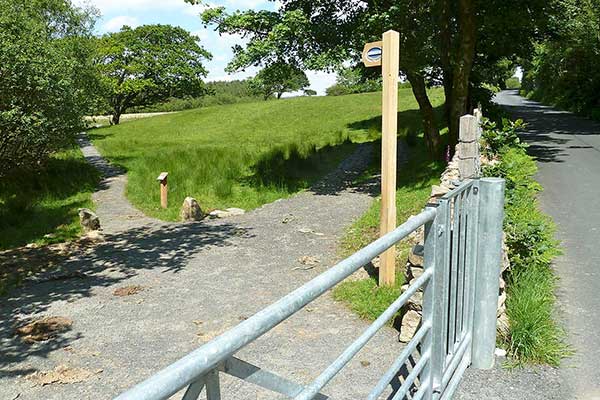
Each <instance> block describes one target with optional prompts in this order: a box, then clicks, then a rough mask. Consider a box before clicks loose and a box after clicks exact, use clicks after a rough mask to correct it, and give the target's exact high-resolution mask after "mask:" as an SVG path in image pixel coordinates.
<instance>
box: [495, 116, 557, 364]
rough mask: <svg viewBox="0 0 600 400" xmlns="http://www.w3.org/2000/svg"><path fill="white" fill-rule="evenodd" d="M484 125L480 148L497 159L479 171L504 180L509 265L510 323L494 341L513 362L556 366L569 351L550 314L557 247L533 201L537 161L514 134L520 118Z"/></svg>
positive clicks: (537, 188)
mask: <svg viewBox="0 0 600 400" xmlns="http://www.w3.org/2000/svg"><path fill="white" fill-rule="evenodd" d="M484 128H485V129H484V140H485V143H486V146H485V151H486V153H487V155H488V156H489V157H491V158H493V159H496V160H498V161H499V162H498V163H497V164H496V165H493V166H490V167H488V168H487V169H485V171H484V175H485V176H495V177H501V178H504V179H505V180H506V205H505V218H504V232H505V234H506V244H507V246H508V256H509V259H510V265H511V267H510V269H509V270H508V271H506V272H505V279H506V283H507V294H508V297H507V300H506V311H507V315H508V318H509V322H510V328H509V331H508V332H499V333H500V336H499V340H500V341H501V342H502V343H503V347H506V349H507V350H508V353H509V355H510V356H511V361H510V363H512V364H514V365H519V364H523V363H535V364H549V365H552V366H558V365H559V363H560V361H561V359H562V358H564V357H565V356H566V355H568V354H569V351H568V350H569V349H568V347H567V345H566V344H565V335H564V331H563V329H562V328H561V327H560V325H559V324H558V323H557V321H556V320H555V318H554V312H555V302H556V295H555V290H556V283H557V282H556V276H555V275H554V272H553V270H552V260H553V259H554V258H555V257H556V256H557V255H558V254H560V249H559V244H558V242H557V241H556V240H555V239H554V231H555V226H554V223H553V222H552V220H551V218H550V217H549V216H547V215H545V214H544V213H542V212H541V211H540V208H539V204H538V201H537V194H538V192H540V191H541V190H542V187H541V186H540V185H539V184H538V183H537V182H536V181H535V180H534V175H535V174H536V172H537V166H536V164H535V160H534V159H533V158H532V157H531V156H529V155H528V154H527V151H526V146H525V145H524V144H522V143H521V142H520V141H519V138H518V136H517V130H518V129H520V128H522V121H516V122H511V121H508V120H504V122H503V123H502V127H499V125H497V124H495V123H489V122H488V123H487V124H486V125H485V127H484Z"/></svg>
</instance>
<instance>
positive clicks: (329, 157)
mask: <svg viewBox="0 0 600 400" xmlns="http://www.w3.org/2000/svg"><path fill="white" fill-rule="evenodd" d="M432 98H433V99H434V101H435V103H436V104H435V105H440V104H441V103H442V102H443V95H442V91H441V90H438V89H433V92H432ZM380 107H381V94H380V93H367V94H357V95H349V96H339V97H300V98H293V99H286V100H279V101H266V102H256V103H244V104H232V105H224V106H214V107H207V108H201V109H195V110H189V111H184V112H181V113H177V114H170V115H163V116H158V117H153V118H148V119H144V120H138V121H133V122H128V123H124V124H121V125H118V126H112V127H106V128H101V129H97V130H95V131H93V132H91V137H92V140H93V141H94V144H95V145H96V146H97V147H98V148H99V149H100V151H101V152H102V153H103V155H104V156H106V157H107V158H108V159H109V160H110V161H111V162H113V163H115V164H118V165H120V166H122V167H124V168H125V169H126V170H127V172H128V178H129V183H128V190H127V195H128V197H129V199H130V200H131V201H132V203H133V204H134V205H135V206H136V207H138V208H140V209H141V210H143V211H144V212H145V213H147V214H149V215H152V216H155V217H158V218H161V219H166V220H174V219H176V218H177V215H178V210H179V206H180V205H181V203H182V201H183V199H184V198H185V197H186V196H193V197H195V198H197V199H198V201H199V202H200V204H201V206H202V208H203V209H213V208H224V207H240V208H244V209H252V208H255V207H258V206H260V205H262V204H265V203H268V202H271V201H274V200H276V199H278V198H283V197H287V196H289V195H291V194H293V193H296V192H298V191H300V190H303V189H305V188H308V187H310V185H311V184H312V183H313V182H314V181H315V180H316V179H318V178H319V177H321V176H323V175H324V174H325V173H326V172H328V171H329V170H331V169H332V168H334V166H335V165H337V163H339V162H340V161H341V160H342V159H343V158H344V157H346V156H347V155H348V154H350V153H351V152H352V151H353V149H354V148H355V146H356V144H357V143H360V142H365V141H374V140H377V139H378V138H379V136H380V115H381V113H380ZM399 110H400V111H401V112H400V113H399V121H400V129H399V132H400V135H404V134H406V133H407V132H414V133H416V132H418V131H419V130H420V126H421V124H420V118H419V114H418V109H417V104H416V102H415V100H414V98H413V95H412V92H411V90H410V89H401V91H400V101H399ZM161 171H168V172H169V208H168V209H166V210H162V209H160V207H159V203H160V201H159V191H158V185H157V183H156V180H155V179H156V177H157V176H158V174H159V173H160V172H161Z"/></svg>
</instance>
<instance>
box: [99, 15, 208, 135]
mask: <svg viewBox="0 0 600 400" xmlns="http://www.w3.org/2000/svg"><path fill="white" fill-rule="evenodd" d="M198 40H199V39H198V38H197V37H195V36H193V35H191V34H190V33H189V32H187V31H186V30H184V29H182V28H179V27H175V26H170V25H143V26H140V27H138V28H135V29H132V28H130V27H127V26H125V27H123V28H122V29H121V31H119V32H116V33H110V34H107V35H105V36H103V37H102V38H100V39H99V40H98V45H97V60H96V63H97V65H98V69H99V70H100V73H101V80H102V84H103V93H104V97H105V99H106V102H107V103H108V105H109V107H110V109H111V110H112V123H113V124H118V123H119V120H120V117H121V115H122V114H123V113H124V112H125V111H126V110H127V109H128V108H129V107H132V106H143V105H148V104H152V103H156V102H158V101H161V100H165V99H167V98H169V97H183V96H201V95H202V94H203V93H204V91H205V85H204V83H203V81H202V78H204V77H205V76H206V75H207V71H206V69H205V68H204V66H203V65H202V61H203V60H205V59H206V60H210V59H211V54H210V53H209V52H207V51H206V50H205V49H204V48H202V47H201V46H200V45H199V44H198Z"/></svg>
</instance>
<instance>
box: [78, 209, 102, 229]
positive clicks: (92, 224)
mask: <svg viewBox="0 0 600 400" xmlns="http://www.w3.org/2000/svg"><path fill="white" fill-rule="evenodd" d="M78 211H79V223H80V224H81V227H82V228H83V231H84V232H85V233H87V232H90V231H97V230H99V229H100V218H98V216H97V215H96V213H94V212H93V211H92V210H90V209H89V208H80V209H79V210H78Z"/></svg>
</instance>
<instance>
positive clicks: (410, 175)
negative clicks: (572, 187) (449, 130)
mask: <svg viewBox="0 0 600 400" xmlns="http://www.w3.org/2000/svg"><path fill="white" fill-rule="evenodd" d="M521 128H523V121H516V122H512V121H509V120H503V121H502V123H498V124H496V123H493V122H489V121H488V122H486V125H485V130H484V132H485V133H484V141H483V143H484V145H483V148H484V153H485V154H486V156H488V157H490V158H491V159H494V160H496V164H495V165H493V166H491V167H488V168H486V169H485V170H484V175H485V176H494V177H502V178H504V179H506V209H505V221H504V231H505V233H506V242H507V246H508V249H509V253H508V256H509V259H510V263H511V268H510V269H509V270H508V271H506V272H505V280H506V282H507V294H508V297H507V301H506V307H507V315H508V318H509V321H510V329H509V330H508V331H501V332H499V336H498V341H499V343H500V346H502V347H505V348H506V349H507V351H508V354H509V355H510V361H509V363H508V365H510V366H519V365H523V364H527V363H529V364H531V363H533V364H548V365H552V366H558V365H559V363H560V361H561V359H562V358H564V357H565V356H566V355H568V354H569V347H568V346H567V345H566V344H565V334H564V331H563V329H562V328H561V326H560V325H559V324H558V322H557V321H556V320H555V318H554V316H555V314H554V312H555V302H556V296H555V290H556V283H557V282H556V277H555V275H554V272H553V270H552V261H553V259H554V257H556V256H557V255H558V254H560V249H559V246H558V242H557V241H556V240H555V239H554V230H555V227H554V224H553V222H552V220H551V219H550V217H548V216H547V215H545V214H543V213H542V212H541V211H540V209H539V204H538V201H537V193H538V192H539V191H541V190H542V187H541V186H540V185H539V184H538V183H537V182H536V181H535V180H534V175H535V173H536V172H537V167H536V164H535V160H534V159H533V158H532V157H531V156H529V155H528V154H527V152H526V146H525V145H524V144H522V143H521V142H520V140H519V138H518V135H517V131H518V130H519V129H521ZM419 139H421V138H419ZM443 168H444V164H443V163H442V162H431V161H430V160H429V159H428V157H427V153H426V150H425V145H424V144H423V142H422V140H419V144H418V146H416V147H412V148H411V158H410V161H409V162H408V163H407V164H405V165H403V166H402V167H400V168H399V171H398V191H397V212H398V222H399V223H401V222H403V221H405V220H406V219H407V218H408V217H410V216H411V215H415V214H418V213H419V212H420V211H421V210H422V209H423V207H424V205H425V203H426V202H427V200H428V199H429V196H430V193H431V185H434V184H437V183H438V182H439V178H440V174H441V172H442V171H443ZM374 171H377V166H376V165H374ZM369 176H370V175H369V174H367V175H366V176H365V178H368V177H369ZM379 211H380V202H379V200H377V201H375V202H374V203H373V205H372V206H371V208H370V209H369V210H368V211H367V212H366V213H365V214H364V215H363V216H361V217H360V218H359V219H358V220H357V221H356V222H355V223H354V224H353V225H352V226H351V227H350V228H349V229H348V231H347V232H346V235H345V236H344V238H343V239H342V253H343V256H348V255H350V254H352V253H354V252H355V251H357V250H359V249H361V248H362V247H364V246H366V245H367V244H369V243H370V242H372V241H373V240H375V239H377V238H378V237H379ZM409 250H410V244H409V243H407V241H406V240H404V241H402V242H401V243H400V244H399V245H398V259H397V260H398V261H397V268H398V274H397V281H396V284H395V285H394V286H392V287H379V286H378V285H377V276H376V275H373V276H369V277H368V278H362V279H354V280H353V279H349V280H346V281H344V282H342V283H341V284H340V285H338V286H337V287H336V288H335V289H334V291H333V296H334V298H335V299H337V300H339V301H342V302H344V303H345V304H347V305H348V307H349V308H350V309H351V310H353V311H354V312H356V313H357V314H358V315H359V316H360V317H361V318H365V319H368V320H374V319H376V318H377V317H378V316H379V315H380V314H381V313H382V312H383V311H384V310H385V309H386V308H387V307H389V305H390V304H391V303H392V302H393V301H395V300H396V299H397V297H398V295H400V293H401V286H402V285H403V284H404V281H405V278H404V276H403V273H404V271H403V270H402V267H403V266H404V264H405V262H406V259H407V256H408V251H409ZM373 272H375V271H373Z"/></svg>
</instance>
